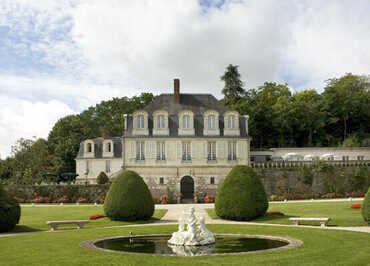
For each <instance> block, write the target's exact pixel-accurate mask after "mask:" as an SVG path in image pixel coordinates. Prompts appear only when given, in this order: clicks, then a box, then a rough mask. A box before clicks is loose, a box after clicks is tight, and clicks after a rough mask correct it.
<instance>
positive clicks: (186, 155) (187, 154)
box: [182, 142, 191, 161]
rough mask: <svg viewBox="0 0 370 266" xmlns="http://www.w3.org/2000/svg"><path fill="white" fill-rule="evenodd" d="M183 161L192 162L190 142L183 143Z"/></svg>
mask: <svg viewBox="0 0 370 266" xmlns="http://www.w3.org/2000/svg"><path fill="white" fill-rule="evenodd" d="M182 160H183V161H191V143H190V142H183V143H182Z"/></svg>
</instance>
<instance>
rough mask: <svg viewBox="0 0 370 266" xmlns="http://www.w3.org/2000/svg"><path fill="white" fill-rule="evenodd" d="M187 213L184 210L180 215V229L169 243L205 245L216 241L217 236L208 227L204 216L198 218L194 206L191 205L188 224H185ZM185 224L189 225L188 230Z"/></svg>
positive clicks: (173, 234)
mask: <svg viewBox="0 0 370 266" xmlns="http://www.w3.org/2000/svg"><path fill="white" fill-rule="evenodd" d="M186 214H187V213H186V212H185V211H183V212H182V214H181V216H180V217H179V230H178V231H177V232H174V233H172V237H171V239H170V240H168V243H169V244H171V245H177V246H203V245H209V244H213V243H215V236H214V234H213V233H212V232H211V231H209V230H208V229H207V228H206V225H205V223H204V217H199V218H197V217H196V216H195V214H194V207H191V208H190V210H189V212H188V214H187V215H188V217H187V224H185V221H186V218H185V216H186ZM185 225H187V228H186V230H185Z"/></svg>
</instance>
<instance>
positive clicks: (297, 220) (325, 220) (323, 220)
mask: <svg viewBox="0 0 370 266" xmlns="http://www.w3.org/2000/svg"><path fill="white" fill-rule="evenodd" d="M289 220H290V221H292V222H294V223H295V225H299V223H300V222H319V223H320V226H321V227H325V226H326V225H327V224H328V222H329V220H330V218H289Z"/></svg>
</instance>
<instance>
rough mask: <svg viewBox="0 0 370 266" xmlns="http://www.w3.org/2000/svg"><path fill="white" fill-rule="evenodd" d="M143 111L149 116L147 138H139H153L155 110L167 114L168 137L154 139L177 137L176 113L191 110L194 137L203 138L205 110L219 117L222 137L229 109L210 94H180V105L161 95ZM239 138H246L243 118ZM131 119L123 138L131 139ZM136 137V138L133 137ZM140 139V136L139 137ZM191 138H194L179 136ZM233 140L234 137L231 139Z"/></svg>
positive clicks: (171, 98)
mask: <svg viewBox="0 0 370 266" xmlns="http://www.w3.org/2000/svg"><path fill="white" fill-rule="evenodd" d="M143 110H145V111H147V112H148V114H149V118H148V119H149V121H148V126H149V136H141V137H152V136H153V112H154V111H157V110H165V111H167V112H168V115H169V116H168V120H169V121H168V128H169V136H156V137H159V138H160V137H163V138H168V137H178V127H179V126H178V123H179V121H178V113H179V112H181V111H183V110H191V111H192V112H193V113H194V129H195V136H196V137H203V129H204V121H203V114H204V112H206V111H207V110H216V111H217V112H218V113H219V114H220V116H219V119H220V121H219V122H220V123H219V125H220V136H215V137H224V134H223V129H224V119H223V114H224V113H225V112H226V111H229V109H228V108H227V107H226V106H225V105H224V104H223V103H222V102H221V101H219V100H217V99H216V98H215V97H214V96H213V95H211V94H180V103H175V101H174V95H173V94H161V95H159V96H157V97H156V98H155V99H154V100H153V102H152V103H150V104H148V105H147V106H146V107H145V108H144V109H143ZM239 127H240V137H247V134H246V127H245V118H244V117H240V118H239ZM132 129H133V117H132V116H128V119H127V130H126V131H125V137H133V135H132ZM135 137H138V136H135ZM139 137H140V136H139ZM181 137H185V138H186V137H189V138H192V137H194V136H181ZM207 137H209V136H207ZM233 138H235V136H234V137H233Z"/></svg>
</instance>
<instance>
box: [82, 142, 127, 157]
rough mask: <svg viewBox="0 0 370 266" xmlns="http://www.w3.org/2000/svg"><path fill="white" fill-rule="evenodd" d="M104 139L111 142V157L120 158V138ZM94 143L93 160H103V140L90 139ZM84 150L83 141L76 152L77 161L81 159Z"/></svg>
mask: <svg viewBox="0 0 370 266" xmlns="http://www.w3.org/2000/svg"><path fill="white" fill-rule="evenodd" d="M106 139H110V140H112V141H113V157H114V158H121V157H122V142H121V140H122V138H121V137H108V138H106ZM91 140H92V141H93V142H94V154H95V158H103V140H104V139H103V138H101V137H99V138H94V139H91ZM84 150H85V145H84V141H82V142H81V143H80V149H79V150H78V154H77V157H76V158H77V159H78V158H83V154H84V152H85V151H84Z"/></svg>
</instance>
